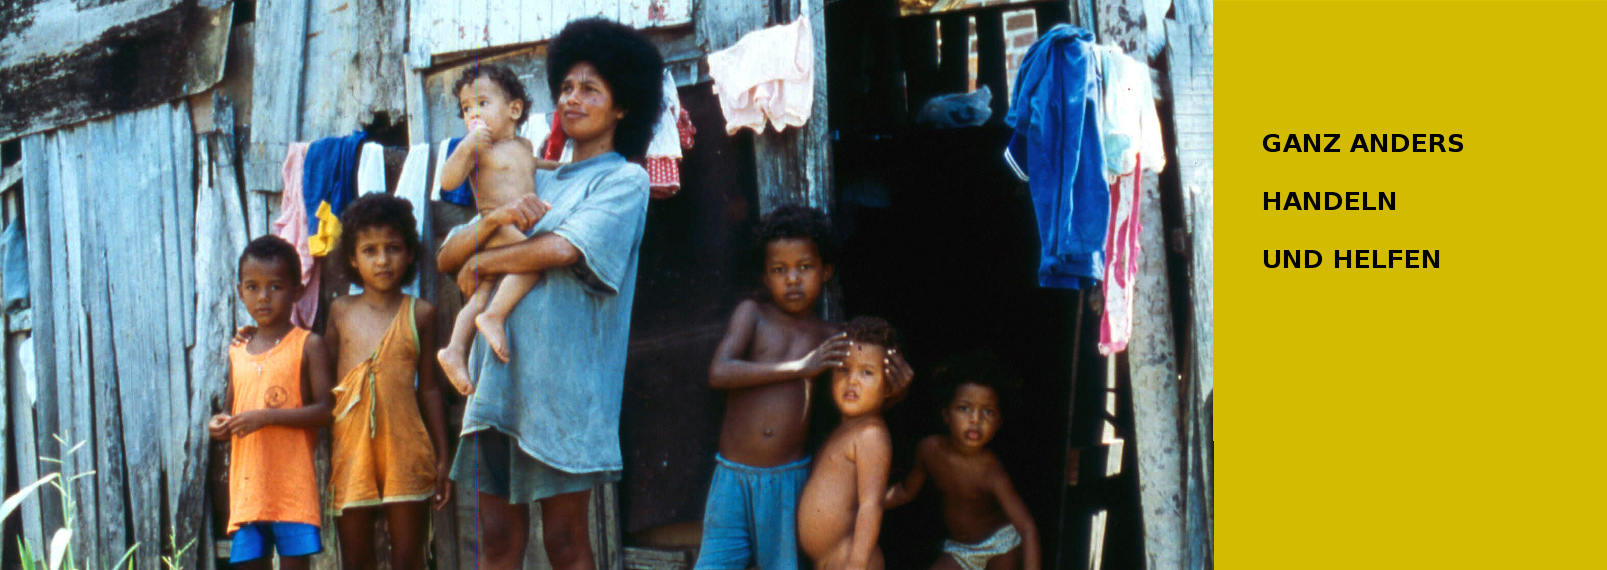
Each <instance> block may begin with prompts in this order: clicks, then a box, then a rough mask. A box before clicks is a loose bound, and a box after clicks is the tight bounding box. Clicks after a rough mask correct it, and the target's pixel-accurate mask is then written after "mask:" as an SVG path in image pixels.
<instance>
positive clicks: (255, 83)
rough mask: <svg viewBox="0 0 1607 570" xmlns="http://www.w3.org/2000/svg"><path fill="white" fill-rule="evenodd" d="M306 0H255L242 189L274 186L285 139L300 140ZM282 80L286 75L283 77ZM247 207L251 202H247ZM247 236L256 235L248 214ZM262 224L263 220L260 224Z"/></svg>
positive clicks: (259, 232) (261, 189) (282, 158)
mask: <svg viewBox="0 0 1607 570" xmlns="http://www.w3.org/2000/svg"><path fill="white" fill-rule="evenodd" d="M309 2H310V0H258V2H257V16H256V21H255V22H254V23H253V26H254V29H253V30H252V37H253V39H255V43H256V45H255V46H254V48H253V49H252V54H253V57H252V76H251V86H252V87H251V89H252V93H251V116H250V117H249V125H250V141H251V142H250V144H248V145H246V148H245V185H246V190H251V191H258V192H260V191H266V190H277V189H278V188H279V186H280V176H279V167H280V166H281V164H282V163H283V162H284V159H285V152H286V149H287V148H288V147H289V145H290V143H292V142H296V141H298V140H300V137H301V132H300V126H301V92H302V89H301V87H302V82H301V81H296V80H293V79H294V78H300V77H302V72H303V68H304V67H305V62H306V59H305V57H304V55H305V53H306V47H307V46H306V41H305V38H306V35H307V10H308V4H309ZM287 78H288V79H287ZM247 207H248V208H249V207H251V204H247ZM252 217H253V218H255V219H254V220H253V221H255V222H257V223H253V224H252V225H251V227H250V229H251V230H252V231H251V235H261V234H262V233H263V232H262V230H261V229H260V228H259V227H258V224H261V223H262V222H260V221H258V220H260V219H261V218H265V217H266V216H262V215H253V216H252ZM262 227H266V224H262Z"/></svg>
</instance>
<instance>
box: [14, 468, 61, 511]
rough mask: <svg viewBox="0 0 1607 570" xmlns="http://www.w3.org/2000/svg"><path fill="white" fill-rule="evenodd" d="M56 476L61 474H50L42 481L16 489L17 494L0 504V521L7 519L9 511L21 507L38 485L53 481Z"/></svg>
mask: <svg viewBox="0 0 1607 570" xmlns="http://www.w3.org/2000/svg"><path fill="white" fill-rule="evenodd" d="M58 475H61V474H60V473H51V474H50V475H47V476H45V478H44V479H40V480H38V481H34V482H33V483H31V484H29V485H28V486H27V487H23V488H21V489H18V490H17V492H16V493H14V494H12V495H11V496H10V497H6V502H5V503H0V521H3V520H6V518H7V517H10V516H11V511H15V510H17V507H18V506H20V505H22V501H23V500H25V499H27V498H28V495H30V494H33V492H34V490H35V489H38V488H39V486H40V485H44V484H46V483H49V482H51V481H54V480H55V479H56V477H57V476H58Z"/></svg>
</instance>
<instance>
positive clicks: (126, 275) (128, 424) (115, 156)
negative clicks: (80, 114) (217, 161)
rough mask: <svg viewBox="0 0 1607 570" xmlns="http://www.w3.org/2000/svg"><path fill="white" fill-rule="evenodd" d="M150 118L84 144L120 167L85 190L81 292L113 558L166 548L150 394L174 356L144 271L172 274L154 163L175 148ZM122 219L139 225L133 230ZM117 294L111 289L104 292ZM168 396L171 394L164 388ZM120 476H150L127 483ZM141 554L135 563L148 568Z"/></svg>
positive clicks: (160, 297)
mask: <svg viewBox="0 0 1607 570" xmlns="http://www.w3.org/2000/svg"><path fill="white" fill-rule="evenodd" d="M153 114H154V112H144V113H134V114H125V115H117V116H115V117H113V118H112V119H110V120H108V121H95V122H92V123H90V124H89V125H88V127H89V128H88V129H86V130H88V131H89V132H88V133H87V134H89V136H91V137H93V139H92V140H91V141H89V142H88V144H90V145H92V147H93V149H94V150H93V155H94V156H96V157H97V158H98V159H99V160H101V161H104V163H110V164H116V165H117V167H116V168H109V169H94V171H95V174H92V175H91V178H90V182H89V184H87V185H86V187H85V188H84V189H83V190H84V194H83V198H84V208H83V212H84V214H85V216H87V218H86V220H85V222H86V223H85V227H84V230H85V233H84V236H83V237H84V240H85V242H86V245H85V247H84V250H85V251H86V253H87V254H88V255H89V256H90V258H88V259H85V260H84V274H85V286H86V287H85V291H84V294H85V296H86V305H88V306H90V307H91V312H90V314H91V318H90V338H91V348H92V351H91V355H92V358H93V363H92V366H93V369H94V371H93V374H94V383H95V389H96V392H95V398H96V399H95V411H96V418H97V420H99V421H98V425H97V426H96V427H97V431H96V434H95V441H96V443H98V444H100V449H101V452H102V453H101V457H100V458H99V459H100V461H99V463H100V465H101V470H100V472H99V473H98V474H97V477H96V483H97V486H98V487H99V488H100V489H101V492H102V494H101V505H102V506H103V507H104V508H102V509H101V512H100V516H101V519H100V520H101V521H102V522H103V523H107V524H105V525H104V526H107V527H114V528H106V529H104V530H103V531H102V533H101V540H102V545H103V550H102V553H103V555H104V556H107V557H109V558H112V559H115V558H116V557H118V556H120V555H121V554H122V553H121V552H120V550H119V549H117V548H116V545H118V544H124V543H136V542H137V543H140V544H145V545H151V544H160V542H159V541H158V540H159V539H158V538H157V537H158V533H157V531H156V528H155V527H156V526H157V519H158V517H159V516H160V513H161V510H162V505H161V502H160V497H159V496H158V495H159V493H160V487H159V481H157V479H158V478H159V477H160V476H161V475H160V474H161V462H160V452H159V450H157V449H156V442H157V438H160V437H161V436H162V434H161V431H160V426H161V425H162V424H163V423H165V422H162V421H159V420H158V419H157V417H156V416H158V415H165V410H163V409H162V408H160V407H159V406H161V404H160V403H159V402H158V401H157V399H156V398H154V397H153V396H154V395H155V393H156V392H157V390H156V385H158V380H159V379H161V378H163V377H164V376H165V375H166V372H167V356H168V355H167V354H166V351H165V350H164V348H165V346H163V344H164V343H162V342H161V341H162V340H165V339H166V336H167V330H166V328H167V327H166V318H165V316H166V315H165V314H164V313H165V312H166V311H164V310H163V309H165V308H166V307H165V305H166V303H165V298H164V297H165V294H164V292H163V283H164V282H165V281H166V280H165V279H152V278H149V277H145V278H143V279H142V278H141V277H140V276H139V273H140V271H142V270H143V271H146V272H148V271H150V270H151V269H156V270H157V271H161V272H162V274H164V275H171V273H168V272H167V262H166V260H165V259H163V256H162V243H161V237H162V217H161V210H162V202H163V201H164V197H163V196H162V194H167V193H170V192H171V190H172V175H171V173H170V172H167V171H166V169H168V168H171V164H168V163H167V161H165V160H158V159H157V155H159V154H166V146H167V144H168V143H170V141H171V139H170V138H169V137H167V136H166V135H167V133H166V130H167V129H165V128H163V125H162V123H163V122H165V121H162V120H161V119H165V117H161V118H156V117H153V116H152V115H153ZM153 119H156V120H153ZM136 133H139V134H136ZM124 136H128V137H130V138H128V139H126V140H128V141H138V140H140V138H141V137H142V136H143V137H149V138H150V139H153V140H159V141H161V143H159V144H139V145H137V146H135V145H130V146H124V145H123V144H119V143H120V141H123V140H125V139H123V138H122V137H124ZM135 165H140V166H142V167H135ZM124 170H126V172H119V171H124ZM113 177H118V178H121V179H122V180H124V181H125V182H126V183H129V184H130V186H132V187H134V188H140V189H143V190H144V191H143V192H138V193H130V192H121V191H113V189H116V190H121V188H119V186H118V185H117V184H115V183H113V181H112V178H113ZM126 220H141V221H143V223H142V224H129V223H126ZM113 286H115V287H116V289H115V290H111V289H108V288H109V287H113ZM114 339H115V340H114ZM120 378H128V379H130V380H133V379H136V378H139V379H149V380H146V381H145V382H143V384H144V385H142V386H138V385H135V384H134V382H132V381H131V382H129V385H128V386H126V387H125V386H122V385H121V383H120V382H118V380H119V379H120ZM162 392H163V395H164V396H165V390H162ZM165 399H166V398H163V400H165ZM163 419H164V420H165V418H163ZM119 437H120V438H121V441H120V442H119V441H117V440H118V439H119ZM119 446H120V447H121V449H119ZM125 469H126V471H125ZM123 473H138V474H145V476H142V477H132V478H125V477H122V476H121V475H122V474H123ZM125 497H126V499H125ZM125 500H126V501H127V502H128V504H129V506H130V510H129V511H127V512H126V513H127V514H125V511H124V510H123V509H122V508H121V506H122V502H123V501H125ZM114 506H115V507H116V508H114ZM130 517H131V518H132V521H131V522H132V525H131V529H132V531H133V532H132V536H126V535H124V534H123V528H122V525H121V524H120V522H119V521H122V520H126V519H129V518H130ZM141 550H142V551H144V549H143V548H142V549H141ZM144 554H145V553H144V552H141V553H139V554H138V555H137V557H138V558H140V559H141V561H142V562H143V561H144V560H143V559H144V558H145V556H144ZM150 562H151V563H153V564H154V563H155V562H156V561H155V558H154V557H151V560H150Z"/></svg>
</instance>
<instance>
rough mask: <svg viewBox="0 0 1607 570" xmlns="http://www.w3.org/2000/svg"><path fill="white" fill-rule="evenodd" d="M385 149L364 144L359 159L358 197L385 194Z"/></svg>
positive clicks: (373, 144)
mask: <svg viewBox="0 0 1607 570" xmlns="http://www.w3.org/2000/svg"><path fill="white" fill-rule="evenodd" d="M385 190H386V188H385V147H384V146H381V145H380V144H379V143H363V151H362V153H361V154H360V155H358V159H357V195H358V196H362V195H364V194H374V193H376V192H377V193H380V194H384V193H385Z"/></svg>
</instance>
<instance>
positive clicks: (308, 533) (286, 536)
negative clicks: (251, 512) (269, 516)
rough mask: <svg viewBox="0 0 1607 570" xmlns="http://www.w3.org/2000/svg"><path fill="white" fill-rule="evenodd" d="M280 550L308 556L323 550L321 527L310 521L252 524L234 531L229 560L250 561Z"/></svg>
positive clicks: (286, 554) (285, 554) (281, 552)
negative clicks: (320, 534) (319, 532)
mask: <svg viewBox="0 0 1607 570" xmlns="http://www.w3.org/2000/svg"><path fill="white" fill-rule="evenodd" d="M273 549H277V550H278V551H279V556H281V557H285V556H307V555H310V554H317V553H319V552H323V551H324V541H323V538H321V537H319V536H318V527H316V526H313V525H310V524H307V523H276V522H259V523H249V524H247V525H245V526H242V527H240V530H237V531H234V543H233V545H232V546H231V547H230V548H229V563H230V564H239V563H241V562H250V561H252V560H256V559H258V558H262V557H264V556H267V555H268V554H269V553H270V551H271V550H273Z"/></svg>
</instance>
